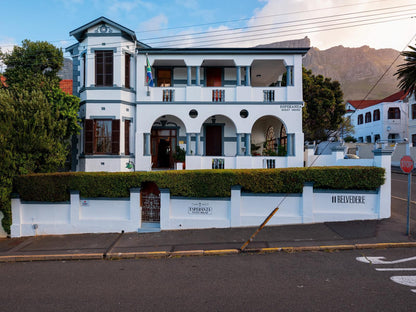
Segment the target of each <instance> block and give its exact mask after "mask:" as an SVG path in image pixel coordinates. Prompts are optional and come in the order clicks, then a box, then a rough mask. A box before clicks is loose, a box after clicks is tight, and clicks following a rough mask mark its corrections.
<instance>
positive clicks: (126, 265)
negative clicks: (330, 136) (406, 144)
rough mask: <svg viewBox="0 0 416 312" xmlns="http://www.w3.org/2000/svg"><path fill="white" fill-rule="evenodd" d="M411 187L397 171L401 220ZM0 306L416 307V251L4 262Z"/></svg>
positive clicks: (396, 210) (395, 195)
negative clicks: (408, 190) (408, 187)
mask: <svg viewBox="0 0 416 312" xmlns="http://www.w3.org/2000/svg"><path fill="white" fill-rule="evenodd" d="M412 186H413V188H412V193H413V194H414V195H413V196H412V198H413V200H414V199H416V181H414V182H413V183H412ZM406 191H407V176H406V175H400V174H392V215H393V214H394V215H398V216H400V220H405V218H406V198H407V194H406ZM414 206H415V205H412V209H413V210H414V209H415V207H414ZM412 216H416V211H413V214H412ZM412 220H413V222H412V228H413V227H415V230H416V222H414V221H415V218H414V217H412ZM401 223H402V222H401ZM403 224H405V223H403ZM404 231H405V227H404V228H403V232H404ZM0 301H1V308H0V310H1V311H97V310H100V311H414V310H415V305H416V250H415V249H413V248H397V249H394V248H393V249H362V250H349V251H337V252H294V253H286V252H278V253H273V254H250V253H247V254H239V255H228V256H205V257H183V258H169V259H141V260H120V261H103V260H100V261H96V260H90V261H55V262H53V261H45V262H22V263H19V262H17V263H0Z"/></svg>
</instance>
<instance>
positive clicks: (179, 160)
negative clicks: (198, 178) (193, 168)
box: [173, 146, 186, 170]
mask: <svg viewBox="0 0 416 312" xmlns="http://www.w3.org/2000/svg"><path fill="white" fill-rule="evenodd" d="M185 155H186V151H185V150H184V149H183V148H181V147H180V146H176V149H175V153H173V161H174V162H175V167H176V169H179V170H181V169H185Z"/></svg>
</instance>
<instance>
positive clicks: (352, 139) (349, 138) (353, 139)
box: [344, 135, 357, 143]
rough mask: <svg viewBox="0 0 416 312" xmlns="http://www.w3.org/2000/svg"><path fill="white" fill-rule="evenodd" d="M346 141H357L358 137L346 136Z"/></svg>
mask: <svg viewBox="0 0 416 312" xmlns="http://www.w3.org/2000/svg"><path fill="white" fill-rule="evenodd" d="M344 142H347V143H348V142H351V143H356V142H357V139H356V138H354V137H353V136H350V135H349V136H346V137H345V138H344Z"/></svg>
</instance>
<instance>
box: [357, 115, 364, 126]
mask: <svg viewBox="0 0 416 312" xmlns="http://www.w3.org/2000/svg"><path fill="white" fill-rule="evenodd" d="M357 123H358V124H359V125H362V124H363V115H362V114H361V115H358V120H357Z"/></svg>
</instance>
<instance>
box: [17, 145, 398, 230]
mask: <svg viewBox="0 0 416 312" xmlns="http://www.w3.org/2000/svg"><path fill="white" fill-rule="evenodd" d="M336 153H338V151H336ZM330 156H331V157H333V158H332V159H333V160H336V161H335V164H334V163H333V162H331V161H330V160H329V159H328V160H327V163H326V165H354V163H355V162H354V160H345V161H344V159H342V160H341V159H339V160H337V157H336V156H334V155H330ZM367 161H368V162H371V164H370V163H368V164H365V165H367V166H377V167H384V168H385V170H386V176H385V177H386V181H385V184H384V185H382V186H381V187H380V188H379V189H378V190H377V191H354V190H349V191H345V190H319V189H314V188H313V184H312V183H306V184H305V185H304V187H303V192H302V193H301V194H253V193H243V192H241V188H240V187H239V186H234V187H232V189H231V196H230V197H229V198H185V197H173V196H170V192H169V190H168V189H161V193H160V200H161V208H160V229H161V230H176V229H203V228H228V227H244V226H258V225H260V224H261V223H262V222H263V221H264V219H265V218H266V217H267V216H268V214H269V213H270V212H271V211H272V210H273V209H274V208H275V207H277V206H278V207H279V211H278V212H277V213H276V214H275V215H274V217H273V218H272V219H271V220H270V221H269V223H268V224H269V225H278V224H300V223H314V222H326V221H349V220H368V219H383V218H389V217H390V206H391V169H390V166H391V151H382V150H378V151H375V156H374V159H371V160H367ZM363 165H364V164H363ZM12 216H13V224H12V227H11V236H12V237H20V236H34V235H48V234H77V233H106V232H121V231H125V232H134V231H138V230H140V229H141V227H142V222H141V207H140V189H131V190H130V197H129V198H119V199H114V198H99V199H98V198H89V199H88V198H80V196H79V192H78V191H72V192H71V195H70V201H69V202H61V203H46V202H24V201H21V200H20V199H19V198H13V199H12Z"/></svg>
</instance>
